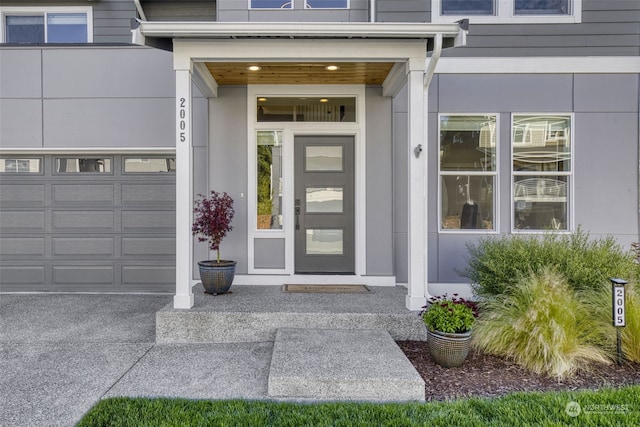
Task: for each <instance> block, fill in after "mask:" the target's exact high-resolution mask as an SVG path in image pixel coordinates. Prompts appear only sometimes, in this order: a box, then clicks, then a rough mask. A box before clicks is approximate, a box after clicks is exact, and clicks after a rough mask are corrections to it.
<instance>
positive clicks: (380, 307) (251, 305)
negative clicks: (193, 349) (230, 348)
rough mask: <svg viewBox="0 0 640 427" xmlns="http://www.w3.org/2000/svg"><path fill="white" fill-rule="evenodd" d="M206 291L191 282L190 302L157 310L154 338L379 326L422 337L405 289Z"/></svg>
mask: <svg viewBox="0 0 640 427" xmlns="http://www.w3.org/2000/svg"><path fill="white" fill-rule="evenodd" d="M231 290H232V292H233V293H231V294H225V295H216V296H214V295H208V294H205V293H204V291H203V289H202V287H201V286H199V285H198V286H195V287H194V297H195V298H194V299H195V304H194V307H193V308H191V309H190V310H182V309H174V308H173V306H172V304H168V305H167V306H165V307H164V308H162V309H161V310H160V311H158V312H157V314H156V342H157V343H230V342H260V341H273V340H274V339H275V337H276V330H278V329H281V328H293V329H307V328H316V329H381V330H384V331H387V332H388V333H389V334H391V337H392V338H393V339H394V340H416V341H426V339H427V334H426V328H425V327H424V323H423V322H422V320H421V319H420V317H419V316H418V314H417V313H416V312H411V311H409V310H407V309H406V307H405V306H404V301H405V296H406V289H404V288H400V287H374V288H372V290H373V292H371V293H367V294H295V293H294V294H291V293H283V292H282V290H281V287H280V286H248V285H242V286H233V287H232V288H231Z"/></svg>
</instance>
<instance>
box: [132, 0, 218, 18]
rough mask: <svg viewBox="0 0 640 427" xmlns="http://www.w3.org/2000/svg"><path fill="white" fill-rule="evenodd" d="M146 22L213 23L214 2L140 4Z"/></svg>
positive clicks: (153, 1)
mask: <svg viewBox="0 0 640 427" xmlns="http://www.w3.org/2000/svg"><path fill="white" fill-rule="evenodd" d="M140 3H141V4H142V9H143V11H144V14H145V16H146V18H147V20H148V21H215V20H216V2H215V0H184V1H180V2H167V1H157V0H144V1H141V2H140Z"/></svg>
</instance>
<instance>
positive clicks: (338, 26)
mask: <svg viewBox="0 0 640 427" xmlns="http://www.w3.org/2000/svg"><path fill="white" fill-rule="evenodd" d="M140 31H141V32H142V34H143V35H144V36H145V37H169V38H239V37H287V38H292V37H293V38H296V37H313V38H385V39H388V38H404V39H429V38H433V37H435V35H436V34H442V35H443V36H444V37H445V38H456V39H459V40H462V39H463V37H461V36H462V35H463V33H464V32H465V31H464V30H463V29H462V28H461V27H460V25H459V24H424V23H371V22H156V21H153V22H149V21H140ZM459 36H460V37H459Z"/></svg>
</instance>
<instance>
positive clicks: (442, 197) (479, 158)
mask: <svg viewBox="0 0 640 427" xmlns="http://www.w3.org/2000/svg"><path fill="white" fill-rule="evenodd" d="M496 129H498V115H497V114H483V115H477V114H440V115H439V119H438V134H439V145H438V148H439V156H438V159H439V160H438V170H439V178H440V179H439V187H438V193H439V197H438V199H439V207H440V209H439V212H438V213H439V223H440V231H443V232H469V231H470V230H473V232H474V233H475V232H479V231H484V232H496V231H497V230H498V227H497V220H496V219H497V218H496V217H497V212H498V210H497V208H496V207H497V202H498V199H497V194H498V191H497V176H498V164H499V163H498V150H497V146H498V137H497V132H496Z"/></svg>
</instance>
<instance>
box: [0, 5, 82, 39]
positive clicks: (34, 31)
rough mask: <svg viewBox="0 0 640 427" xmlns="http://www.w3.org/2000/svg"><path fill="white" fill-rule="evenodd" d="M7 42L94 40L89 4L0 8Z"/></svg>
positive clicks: (3, 33) (3, 35) (3, 36)
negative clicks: (84, 5) (57, 6)
mask: <svg viewBox="0 0 640 427" xmlns="http://www.w3.org/2000/svg"><path fill="white" fill-rule="evenodd" d="M0 17H1V18H2V33H1V36H2V37H1V38H0V41H1V42H4V43H18V44H19V43H24V44H32V43H88V42H91V41H92V40H93V27H92V24H91V22H92V12H91V8H90V7H89V8H87V7H63V8H30V7H4V8H0Z"/></svg>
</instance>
